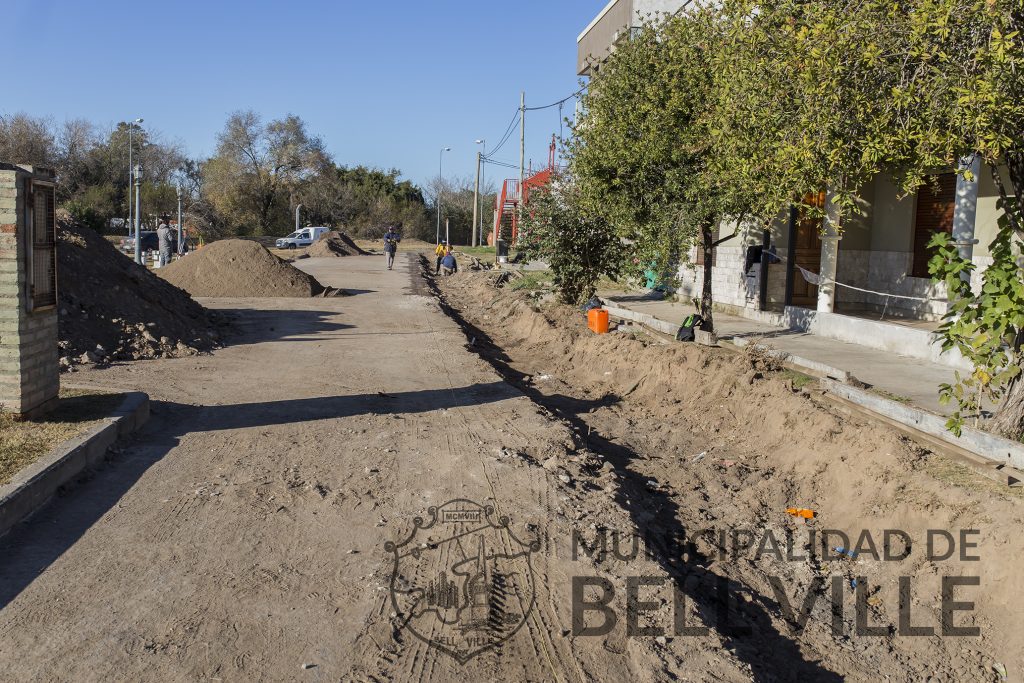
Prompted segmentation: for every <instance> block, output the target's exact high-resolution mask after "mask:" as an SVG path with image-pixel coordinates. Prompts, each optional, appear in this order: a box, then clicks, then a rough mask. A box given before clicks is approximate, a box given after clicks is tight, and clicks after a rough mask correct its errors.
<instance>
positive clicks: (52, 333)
mask: <svg viewBox="0 0 1024 683" xmlns="http://www.w3.org/2000/svg"><path fill="white" fill-rule="evenodd" d="M29 177H31V174H30V173H28V172H26V171H24V170H19V169H15V168H13V167H11V166H10V165H6V164H4V165H0V409H3V410H5V411H9V412H13V413H17V414H20V415H31V414H33V413H35V412H38V411H41V410H44V409H45V408H46V407H47V405H48V404H50V403H51V402H52V401H54V400H55V399H56V397H57V393H58V390H59V389H60V370H59V365H58V356H57V311H56V309H55V308H50V309H47V310H41V311H34V312H32V313H29V311H28V309H27V307H26V304H27V299H26V297H27V291H26V287H25V282H26V258H27V248H28V239H29V236H28V235H27V228H26V225H25V197H24V180H25V179H27V178H29Z"/></svg>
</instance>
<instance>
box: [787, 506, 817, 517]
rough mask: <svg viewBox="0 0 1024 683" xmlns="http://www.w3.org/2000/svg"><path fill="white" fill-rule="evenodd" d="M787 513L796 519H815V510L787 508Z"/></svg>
mask: <svg viewBox="0 0 1024 683" xmlns="http://www.w3.org/2000/svg"><path fill="white" fill-rule="evenodd" d="M786 512H787V513H789V514H791V515H793V516H794V517H803V518H804V519H814V510H808V509H807V508H786Z"/></svg>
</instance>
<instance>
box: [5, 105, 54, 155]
mask: <svg viewBox="0 0 1024 683" xmlns="http://www.w3.org/2000/svg"><path fill="white" fill-rule="evenodd" d="M0 160H3V161H5V162H7V163H12V164H30V165H33V166H49V167H52V166H54V164H55V162H56V160H57V148H56V145H55V143H54V138H53V132H52V130H51V126H50V122H49V121H47V120H46V119H40V118H33V117H31V116H29V115H28V114H24V113H20V114H13V115H11V116H0Z"/></svg>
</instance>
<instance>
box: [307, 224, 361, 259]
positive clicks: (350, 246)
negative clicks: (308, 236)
mask: <svg viewBox="0 0 1024 683" xmlns="http://www.w3.org/2000/svg"><path fill="white" fill-rule="evenodd" d="M366 253H367V252H365V251H363V250H362V249H360V248H359V246H358V245H356V243H355V242H353V241H352V238H351V237H349V236H348V235H346V234H345V233H343V232H340V231H338V230H331V231H330V232H328V233H325V234H324V235H323V236H322V237H321V238H320V239H319V240H317V241H316V242H314V243H313V244H312V245H310V246H309V247H306V256H309V257H310V258H322V257H330V256H365V255H366Z"/></svg>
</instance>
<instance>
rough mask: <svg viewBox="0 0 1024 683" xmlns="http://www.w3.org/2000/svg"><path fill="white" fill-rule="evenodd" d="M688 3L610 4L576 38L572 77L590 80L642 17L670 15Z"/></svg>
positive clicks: (628, 0) (617, 0) (621, 0)
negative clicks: (584, 77) (574, 68)
mask: <svg viewBox="0 0 1024 683" xmlns="http://www.w3.org/2000/svg"><path fill="white" fill-rule="evenodd" d="M691 1H692V0H611V2H609V3H608V4H607V5H605V6H604V9H602V10H601V11H600V12H598V13H597V16H596V17H594V19H593V20H592V21H591V22H590V23H589V24H587V27H586V28H585V29H583V31H582V32H581V33H580V35H579V36H578V37H577V38H576V74H577V75H579V76H587V77H589V76H592V75H593V74H594V72H595V71H596V70H597V69H598V68H600V65H601V63H602V62H603V61H604V60H606V59H607V58H608V55H609V54H611V52H612V50H614V49H615V45H616V43H618V42H619V41H620V40H622V39H624V38H626V37H628V36H629V35H630V32H631V30H632V29H633V28H635V27H637V26H639V25H640V24H641V23H643V21H644V18H645V17H649V16H654V15H658V14H666V13H667V14H674V13H675V12H678V11H679V10H680V9H682V8H683V7H685V6H686V5H688V4H690V2H691Z"/></svg>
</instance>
